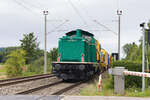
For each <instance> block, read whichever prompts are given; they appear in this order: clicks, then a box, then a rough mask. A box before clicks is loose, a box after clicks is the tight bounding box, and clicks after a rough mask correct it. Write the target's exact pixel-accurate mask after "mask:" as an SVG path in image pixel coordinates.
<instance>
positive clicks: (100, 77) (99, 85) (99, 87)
mask: <svg viewBox="0 0 150 100" xmlns="http://www.w3.org/2000/svg"><path fill="white" fill-rule="evenodd" d="M101 87H102V75H99V80H98V91H101V90H102V88H101Z"/></svg>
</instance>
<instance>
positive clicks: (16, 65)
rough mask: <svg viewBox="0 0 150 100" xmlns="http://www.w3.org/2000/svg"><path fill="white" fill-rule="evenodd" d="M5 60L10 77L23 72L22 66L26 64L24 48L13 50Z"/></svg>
mask: <svg viewBox="0 0 150 100" xmlns="http://www.w3.org/2000/svg"><path fill="white" fill-rule="evenodd" d="M7 57H8V59H7V61H6V62H5V66H6V72H7V75H8V76H10V77H14V76H19V75H21V74H22V67H23V66H24V65H25V51H24V50H22V49H19V50H16V51H12V52H11V53H10V54H9V55H8V56H7Z"/></svg>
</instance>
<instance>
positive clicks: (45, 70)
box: [43, 11, 48, 74]
mask: <svg viewBox="0 0 150 100" xmlns="http://www.w3.org/2000/svg"><path fill="white" fill-rule="evenodd" d="M43 14H44V16H45V19H44V20H45V26H44V27H45V28H44V29H45V33H44V74H46V73H47V15H48V11H43Z"/></svg>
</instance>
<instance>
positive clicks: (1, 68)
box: [0, 64, 6, 75]
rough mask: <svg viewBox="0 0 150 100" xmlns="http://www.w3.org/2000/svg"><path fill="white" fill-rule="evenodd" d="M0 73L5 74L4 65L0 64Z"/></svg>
mask: <svg viewBox="0 0 150 100" xmlns="http://www.w3.org/2000/svg"><path fill="white" fill-rule="evenodd" d="M0 75H6V69H5V66H4V65H2V64H0Z"/></svg>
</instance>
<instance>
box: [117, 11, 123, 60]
mask: <svg viewBox="0 0 150 100" xmlns="http://www.w3.org/2000/svg"><path fill="white" fill-rule="evenodd" d="M117 15H118V60H120V16H121V15H122V11H121V10H117Z"/></svg>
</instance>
